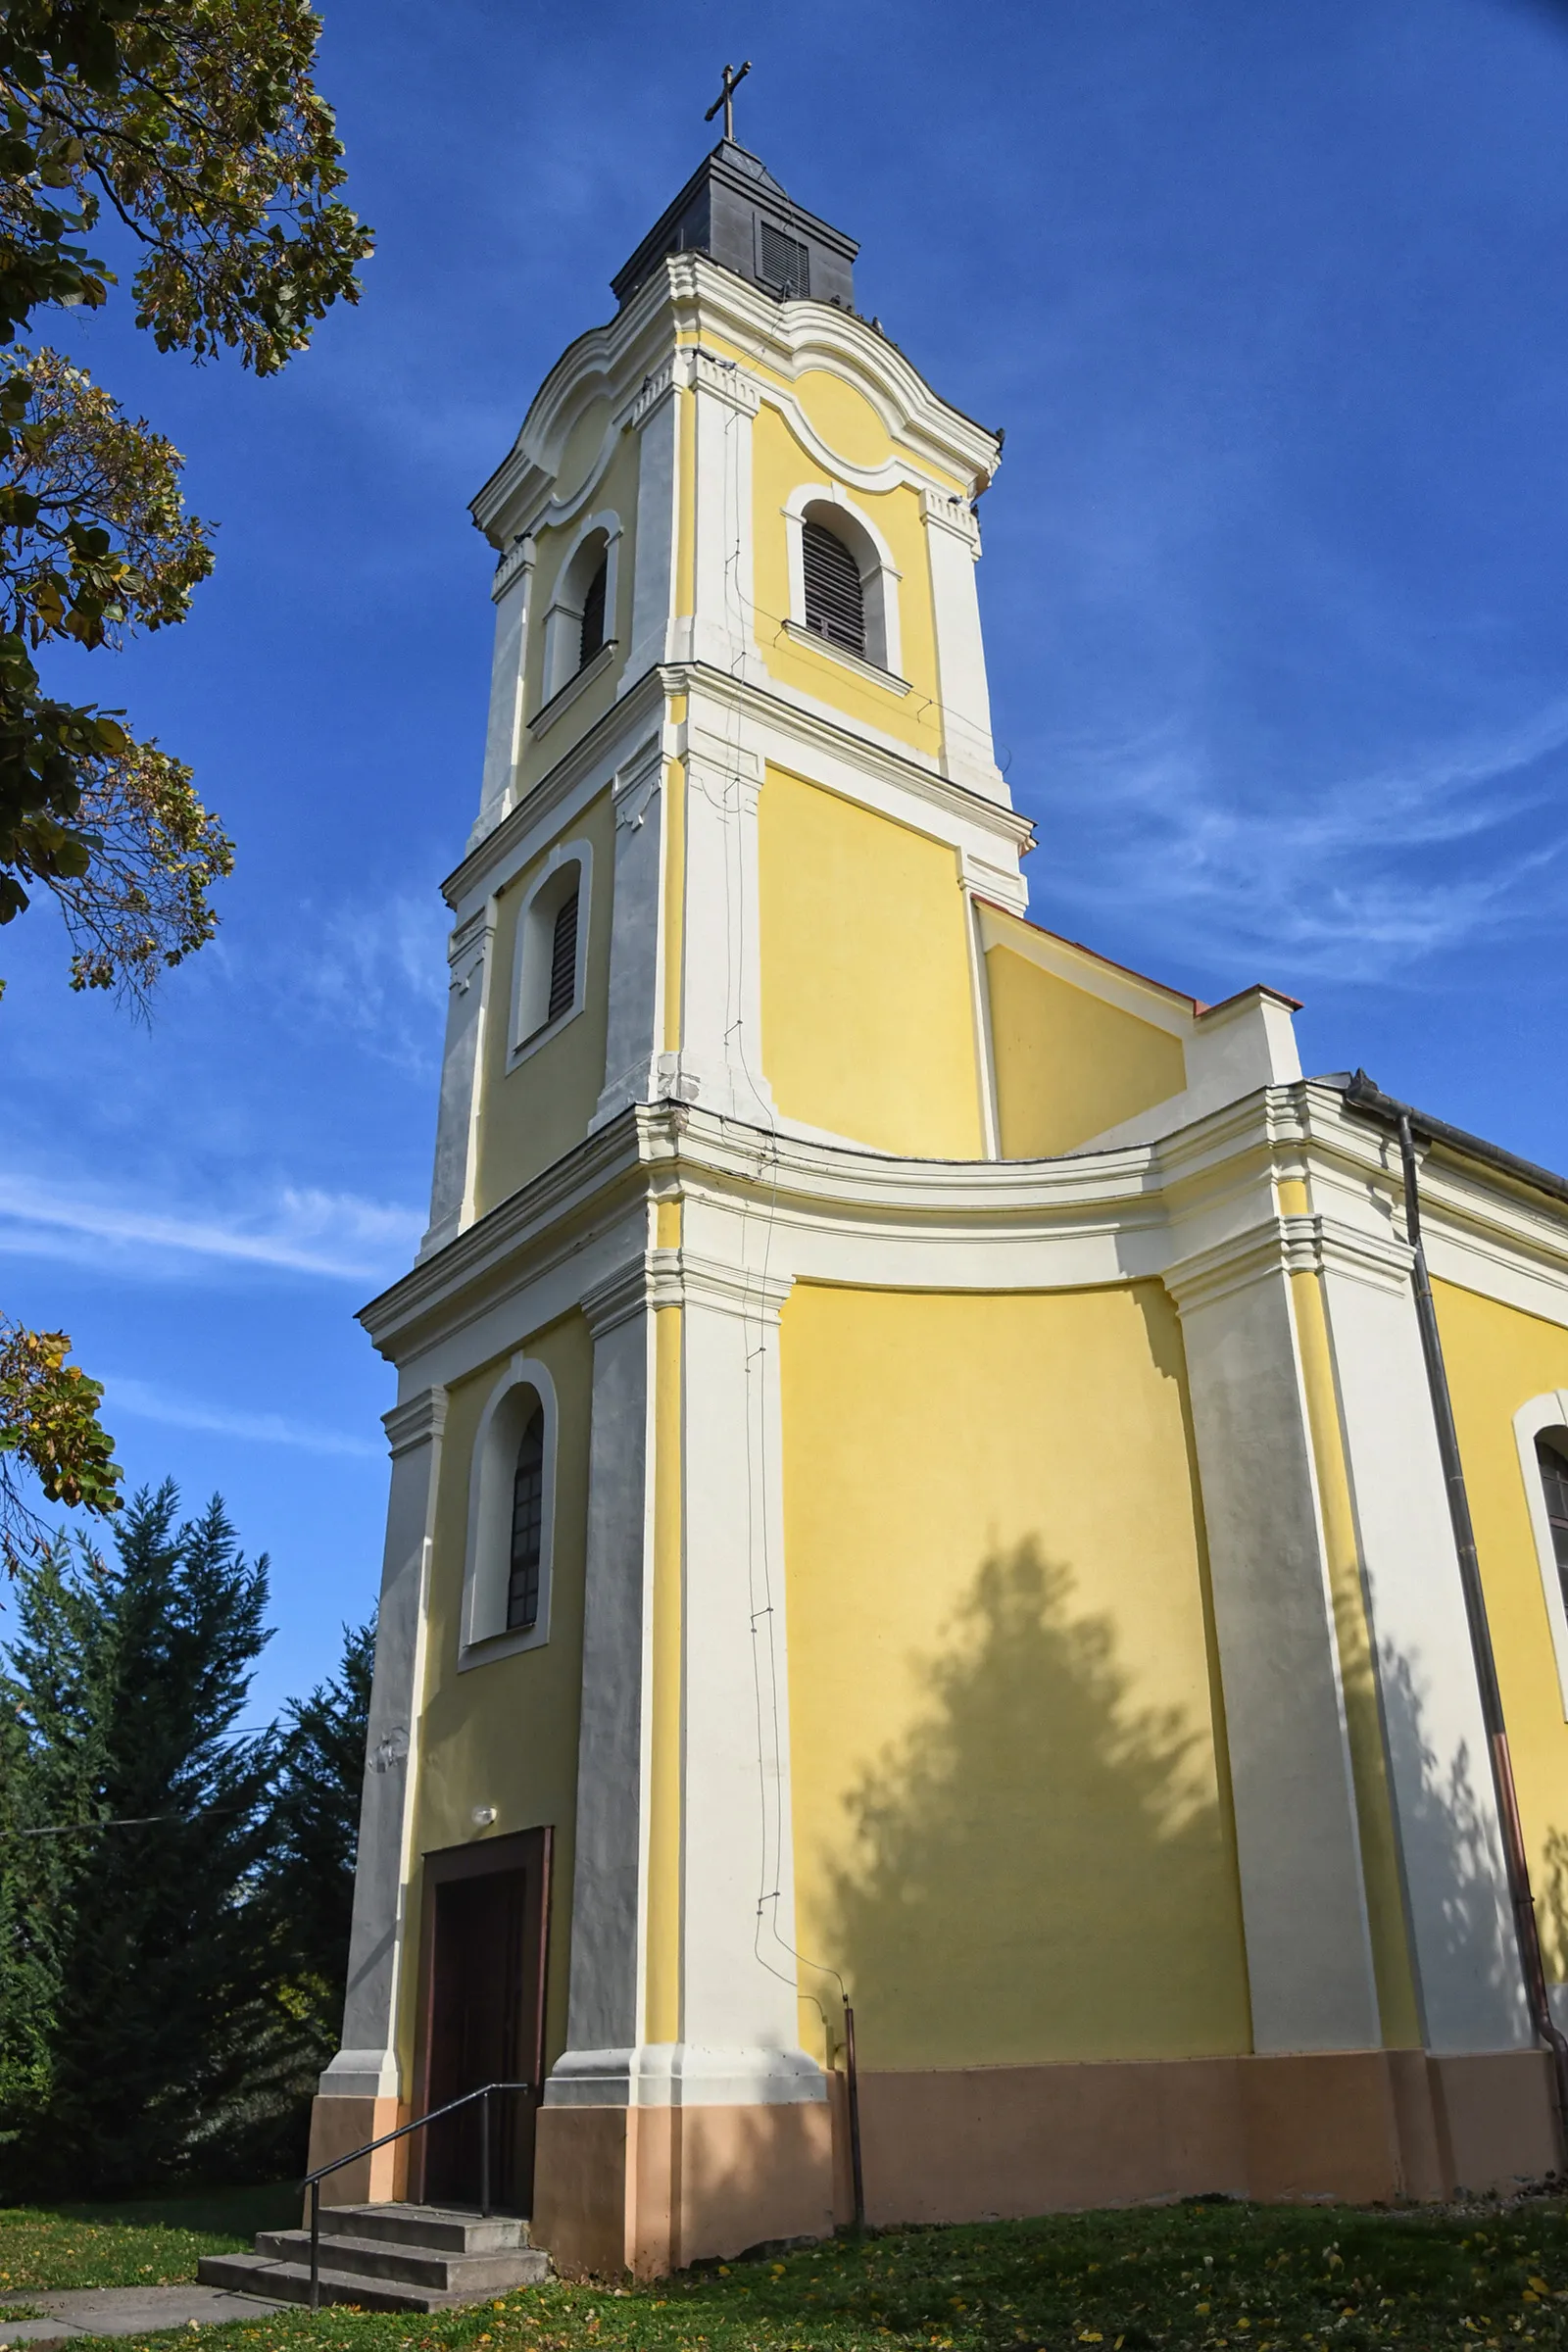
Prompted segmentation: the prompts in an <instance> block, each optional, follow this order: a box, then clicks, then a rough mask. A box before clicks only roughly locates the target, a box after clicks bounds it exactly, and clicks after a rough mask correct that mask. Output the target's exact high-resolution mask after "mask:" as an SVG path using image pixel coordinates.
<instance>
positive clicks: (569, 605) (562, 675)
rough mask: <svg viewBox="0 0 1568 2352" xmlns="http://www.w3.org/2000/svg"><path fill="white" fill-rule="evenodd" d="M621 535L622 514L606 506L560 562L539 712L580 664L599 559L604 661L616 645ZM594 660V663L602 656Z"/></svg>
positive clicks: (551, 605)
mask: <svg viewBox="0 0 1568 2352" xmlns="http://www.w3.org/2000/svg"><path fill="white" fill-rule="evenodd" d="M620 537H621V530H620V516H619V515H616V514H614V513H613V511H612V510H611V509H610V508H608V507H606V508H604V509H603V510H602V511H601V512H600V513H599V514H597V515H589V517H588V519H587V521H586V522H583V523H580V524H579V525H578V527H577V531H576V534H575V536H574V537H573V539H572V542H571V545H570V546H569V547H568V548H567V550H566V552H565V554H564V556H563V558H562V560H561V567H560V569H559V570H558V571H557V573H556V584H555V586H554V588H553V589H552V590H551V594H550V603H549V606H548V608H547V610H546V613H545V617H544V667H543V670H542V673H541V676H540V680H539V707H540V709H541V710H543V709H544V708H545V707H546V705H547V704H550V703H553V702H554V701H555V699H556V696H557V695H558V694H560V692H561V691H562V689H563V687H565V686H569V685H570V684H571V681H572V679H573V678H574V677H576V676H577V674H578V672H579V671H580V669H581V668H582V666H583V663H582V614H583V607H584V605H585V604H586V603H587V601H588V586H589V582H590V581H591V580H592V578H593V576H594V573H595V572H596V571H597V570H598V569H599V561H600V558H601V556H602V557H603V558H604V563H605V642H604V646H603V648H602V649H601V651H602V653H603V655H604V656H605V658H606V659H607V660H608V658H609V655H610V649H611V648H612V647H613V645H614V642H615V613H616V604H615V589H616V582H617V579H618V576H619V572H620ZM601 541H603V545H601V544H600V543H601ZM594 658H595V660H596V661H597V660H598V659H599V658H600V657H599V656H598V655H596V656H595V657H594Z"/></svg>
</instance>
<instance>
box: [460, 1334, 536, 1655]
mask: <svg viewBox="0 0 1568 2352" xmlns="http://www.w3.org/2000/svg"><path fill="white" fill-rule="evenodd" d="M530 1397H532V1398H533V1399H534V1401H535V1402H537V1403H538V1404H539V1405H541V1406H542V1407H543V1409H544V1416H545V1446H544V1498H543V1507H542V1515H541V1520H540V1529H539V1614H538V1616H537V1617H536V1618H535V1620H534V1622H533V1624H532V1626H531V1627H528V1628H527V1629H524V1628H523V1627H521V1626H518V1627H515V1628H512V1629H509V1628H508V1625H507V1585H508V1582H509V1580H510V1578H511V1575H512V1502H513V1486H514V1482H515V1478H516V1474H517V1448H518V1446H520V1445H521V1443H522V1433H523V1430H524V1429H525V1427H526V1426H527V1420H528V1417H530V1416H531V1412H532V1406H531V1405H530V1404H529V1403H528V1401H527V1400H528V1398H530ZM559 1421H560V1415H559V1413H558V1410H557V1404H556V1385H555V1382H554V1381H553V1380H552V1379H551V1377H550V1374H549V1372H548V1370H547V1369H546V1367H545V1366H544V1365H543V1364H542V1363H540V1362H539V1360H538V1358H537V1357H535V1356H531V1355H528V1354H526V1353H523V1352H521V1351H519V1352H518V1353H517V1354H516V1355H515V1356H514V1357H513V1358H512V1361H511V1362H510V1363H509V1364H508V1366H507V1368H506V1370H505V1371H504V1372H503V1373H502V1375H501V1377H500V1379H499V1380H498V1381H497V1382H496V1384H495V1387H494V1388H493V1389H492V1390H491V1392H490V1394H489V1396H488V1397H487V1398H486V1399H485V1407H484V1411H483V1412H482V1413H481V1414H480V1416H479V1426H478V1428H477V1430H476V1431H475V1432H474V1439H473V1460H472V1463H471V1465H470V1468H469V1473H468V1537H467V1546H466V1553H465V1558H464V1566H463V1608H462V1612H461V1615H460V1618H459V1626H460V1632H459V1637H458V1669H459V1672H460V1673H466V1671H467V1669H468V1668H469V1667H470V1666H487V1665H489V1663H490V1661H491V1660H492V1659H493V1658H511V1657H515V1656H516V1655H517V1653H518V1652H519V1651H520V1650H524V1649H542V1648H543V1646H544V1644H545V1643H546V1642H548V1641H549V1639H550V1598H551V1586H552V1581H553V1573H554V1567H555V1549H556V1437H557V1430H558V1427H559Z"/></svg>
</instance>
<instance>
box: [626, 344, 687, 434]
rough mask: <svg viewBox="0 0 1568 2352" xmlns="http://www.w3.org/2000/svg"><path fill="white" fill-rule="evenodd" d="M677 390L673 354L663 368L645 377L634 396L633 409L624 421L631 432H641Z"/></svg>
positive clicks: (656, 369)
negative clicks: (663, 403) (650, 418)
mask: <svg viewBox="0 0 1568 2352" xmlns="http://www.w3.org/2000/svg"><path fill="white" fill-rule="evenodd" d="M674 389H675V361H674V357H673V354H672V355H671V356H670V358H669V359H667V360H665V361H664V362H663V363H662V366H660V367H658V368H654V370H653V371H652V373H651V374H649V375H645V376H644V377H643V380H642V382H641V384H640V385H639V386H638V389H637V391H636V393H635V395H634V396H633V399H632V404H631V407H630V408H629V409H628V410H627V411H626V412H625V416H624V417H623V419H622V421H623V422H624V423H625V424H627V425H629V426H630V428H631V430H632V431H633V432H634V433H635V432H640V431H641V430H642V428H643V426H644V425H645V424H646V423H647V422H648V419H649V417H651V416H652V415H653V413H654V411H655V410H656V409H657V408H658V407H659V406H660V405H661V403H662V402H663V401H666V400H667V399H668V398H669V396H670V394H671V393H672V392H673V391H674Z"/></svg>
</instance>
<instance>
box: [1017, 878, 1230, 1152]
mask: <svg viewBox="0 0 1568 2352" xmlns="http://www.w3.org/2000/svg"><path fill="white" fill-rule="evenodd" d="M990 919H991V921H992V922H993V923H994V924H996V925H998V926H1000V925H1001V924H1003V923H1004V922H1005V920H1006V918H1005V917H1004V916H1001V915H996V914H993V915H992V916H991V918H990ZM1024 927H1025V926H1024V925H1022V924H1019V925H1018V926H1017V928H1018V929H1019V930H1020V931H1021V930H1023V929H1024ZM986 982H987V988H988V991H989V995H990V1005H991V1052H992V1057H993V1066H994V1068H995V1071H996V1089H997V1120H998V1127H999V1141H1000V1143H1001V1147H1002V1156H1003V1157H1004V1159H1046V1158H1049V1157H1050V1156H1051V1155H1052V1154H1053V1153H1054V1152H1071V1151H1072V1150H1073V1149H1074V1148H1075V1146H1077V1145H1079V1144H1083V1143H1087V1142H1088V1141H1089V1139H1090V1137H1091V1136H1095V1135H1103V1133H1104V1132H1105V1130H1106V1129H1107V1128H1110V1127H1116V1126H1119V1125H1120V1123H1121V1121H1122V1120H1123V1119H1130V1118H1132V1117H1134V1116H1135V1115H1136V1114H1137V1112H1139V1111H1141V1110H1148V1109H1150V1108H1152V1105H1153V1104H1154V1103H1163V1102H1165V1101H1167V1100H1168V1098H1169V1097H1170V1096H1172V1095H1179V1094H1180V1093H1181V1092H1182V1089H1183V1088H1184V1087H1185V1086H1186V1084H1187V1068H1186V1057H1185V1055H1184V1054H1183V1052H1182V1044H1181V1040H1180V1038H1176V1037H1172V1036H1170V1035H1169V1034H1168V1032H1167V1031H1165V1030H1163V1029H1157V1028H1155V1027H1154V1026H1153V1024H1152V1022H1149V1021H1141V1020H1139V1019H1138V1017H1137V1015H1136V1014H1135V1013H1131V1012H1126V1011H1124V1010H1123V1009H1122V1007H1121V1006H1120V1005H1107V1004H1106V1003H1105V1002H1104V1000H1103V998H1100V997H1095V996H1091V995H1090V993H1089V992H1088V990H1087V989H1082V988H1074V987H1073V986H1072V983H1071V982H1070V981H1067V980H1063V979H1060V978H1059V977H1058V976H1057V975H1056V974H1055V973H1054V972H1048V971H1045V970H1043V969H1042V968H1041V966H1040V965H1039V964H1037V963H1031V962H1030V961H1028V960H1027V959H1026V958H1025V957H1024V956H1019V955H1015V954H1014V953H1013V952H1012V950H1011V949H1009V948H1005V947H993V948H990V949H988V950H987V953H986Z"/></svg>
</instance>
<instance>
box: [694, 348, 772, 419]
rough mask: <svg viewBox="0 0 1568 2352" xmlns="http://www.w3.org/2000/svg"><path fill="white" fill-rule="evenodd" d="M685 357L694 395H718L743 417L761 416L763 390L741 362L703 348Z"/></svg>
mask: <svg viewBox="0 0 1568 2352" xmlns="http://www.w3.org/2000/svg"><path fill="white" fill-rule="evenodd" d="M682 356H683V357H685V358H686V361H687V367H688V369H689V371H690V375H689V380H690V382H691V386H692V389H693V391H694V392H713V393H716V394H717V395H718V398H719V399H720V400H727V401H728V402H729V404H730V406H731V408H734V409H738V410H739V411H740V412H741V414H742V415H743V416H745V417H755V416H756V415H757V412H758V410H759V409H760V407H761V405H762V387H761V385H760V383H759V382H758V380H757V378H756V376H755V375H748V374H747V372H746V370H745V368H743V367H742V366H741V364H740V362H739V361H738V360H721V359H720V358H719V357H718V355H717V354H716V352H711V351H704V350H703V348H702V347H701V345H699V346H698V347H697V348H696V349H695V350H693V351H691V352H690V353H689V354H683V355H682Z"/></svg>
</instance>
